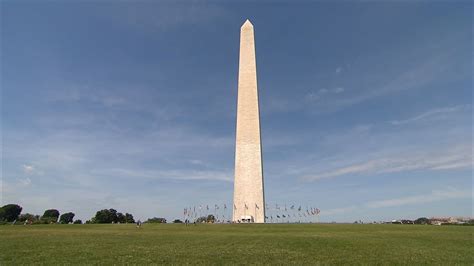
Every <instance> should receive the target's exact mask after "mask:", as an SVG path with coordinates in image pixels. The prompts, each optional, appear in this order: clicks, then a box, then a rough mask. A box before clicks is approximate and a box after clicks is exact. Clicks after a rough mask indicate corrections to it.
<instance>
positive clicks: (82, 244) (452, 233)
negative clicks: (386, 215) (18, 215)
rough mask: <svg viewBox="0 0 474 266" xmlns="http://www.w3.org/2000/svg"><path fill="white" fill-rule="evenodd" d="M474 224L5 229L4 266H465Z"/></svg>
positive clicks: (1, 242)
mask: <svg viewBox="0 0 474 266" xmlns="http://www.w3.org/2000/svg"><path fill="white" fill-rule="evenodd" d="M473 232H474V227H471V226H423V225H371V224H368V225H352V224H265V225H258V224H253V225H252V224H245V225H243V224H240V225H218V224H215V225H197V226H192V225H191V226H189V227H185V226H184V225H181V224H145V225H143V227H142V228H141V229H137V228H135V226H134V225H132V224H128V225H126V224H122V225H118V224H116V225H110V224H109V225H33V226H11V225H7V226H0V265H19V264H125V263H127V264H150V263H155V264H249V263H251V264H298V265H302V264H411V265H418V264H443V265H447V264H449V265H451V264H465V265H472V264H473V263H474V260H473V253H474V250H473Z"/></svg>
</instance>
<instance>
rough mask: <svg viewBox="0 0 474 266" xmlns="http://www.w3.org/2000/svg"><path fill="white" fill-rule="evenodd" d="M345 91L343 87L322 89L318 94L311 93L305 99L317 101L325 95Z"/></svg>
mask: <svg viewBox="0 0 474 266" xmlns="http://www.w3.org/2000/svg"><path fill="white" fill-rule="evenodd" d="M344 90H345V89H344V88H342V87H335V88H331V89H326V88H322V89H320V90H318V91H316V92H314V91H312V92H309V93H308V94H306V96H305V98H306V100H308V101H317V100H319V99H321V98H322V97H323V96H325V95H333V94H339V93H342V92H344Z"/></svg>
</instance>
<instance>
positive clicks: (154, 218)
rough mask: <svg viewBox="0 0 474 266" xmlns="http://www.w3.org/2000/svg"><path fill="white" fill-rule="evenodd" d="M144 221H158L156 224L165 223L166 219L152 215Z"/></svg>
mask: <svg viewBox="0 0 474 266" xmlns="http://www.w3.org/2000/svg"><path fill="white" fill-rule="evenodd" d="M146 223H158V224H165V223H166V219H165V218H158V217H153V218H148V220H147V221H146Z"/></svg>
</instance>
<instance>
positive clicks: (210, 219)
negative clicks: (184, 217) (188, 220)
mask: <svg viewBox="0 0 474 266" xmlns="http://www.w3.org/2000/svg"><path fill="white" fill-rule="evenodd" d="M215 221H216V217H214V215H212V214H209V215H208V216H207V217H206V216H202V217H199V218H197V219H196V223H214V222H215Z"/></svg>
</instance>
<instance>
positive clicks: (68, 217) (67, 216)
mask: <svg viewBox="0 0 474 266" xmlns="http://www.w3.org/2000/svg"><path fill="white" fill-rule="evenodd" d="M74 215H75V214H74V213H72V212H66V213H63V214H62V215H61V217H59V222H60V223H62V224H68V223H72V221H73V219H74Z"/></svg>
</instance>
